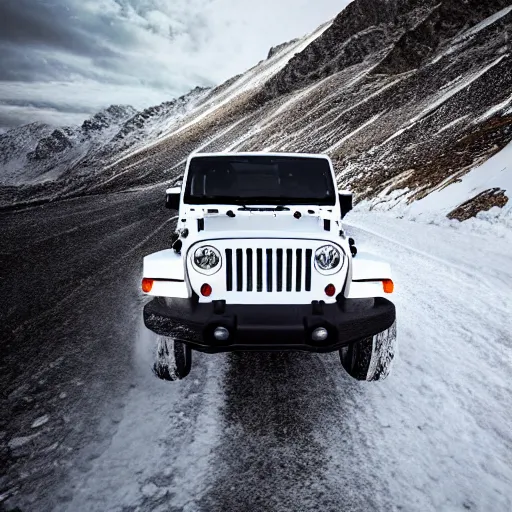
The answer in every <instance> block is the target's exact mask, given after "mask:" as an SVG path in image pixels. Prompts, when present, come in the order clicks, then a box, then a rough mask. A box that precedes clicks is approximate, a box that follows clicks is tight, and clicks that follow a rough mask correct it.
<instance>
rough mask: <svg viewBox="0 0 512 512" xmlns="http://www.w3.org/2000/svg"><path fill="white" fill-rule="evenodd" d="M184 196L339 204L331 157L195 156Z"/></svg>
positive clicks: (193, 200) (190, 199)
mask: <svg viewBox="0 0 512 512" xmlns="http://www.w3.org/2000/svg"><path fill="white" fill-rule="evenodd" d="M184 200H185V203H187V204H240V205H247V204H250V205H254V204H260V205H262V204H265V205H274V204H275V205H286V204H311V205H320V206H324V205H325V206H334V205H335V204H336V196H335V192H334V184H333V180H332V175H331V168H330V166H329V162H328V160H326V159H324V158H311V157H309V158H308V157H288V156H282V157H281V156H238V155H233V156H213V157H195V158H192V160H191V161H190V167H189V172H188V179H187V186H186V189H185V198H184Z"/></svg>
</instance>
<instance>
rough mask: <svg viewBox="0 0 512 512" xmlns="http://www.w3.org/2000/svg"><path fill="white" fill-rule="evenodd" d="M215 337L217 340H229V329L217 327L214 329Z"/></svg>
mask: <svg viewBox="0 0 512 512" xmlns="http://www.w3.org/2000/svg"><path fill="white" fill-rule="evenodd" d="M213 337H214V338H215V339H216V340H217V341H228V339H229V331H228V330H227V329H226V328H225V327H217V328H216V329H215V330H214V331H213Z"/></svg>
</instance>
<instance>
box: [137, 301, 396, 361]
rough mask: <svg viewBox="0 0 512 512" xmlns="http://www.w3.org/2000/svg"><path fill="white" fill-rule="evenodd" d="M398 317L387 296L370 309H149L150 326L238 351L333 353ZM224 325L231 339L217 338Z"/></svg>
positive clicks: (156, 305) (168, 305)
mask: <svg viewBox="0 0 512 512" xmlns="http://www.w3.org/2000/svg"><path fill="white" fill-rule="evenodd" d="M367 302H368V301H366V303H367ZM395 317H396V313H395V306H394V305H393V303H392V302H390V301H389V300H386V299H383V298H375V300H374V301H373V304H372V301H370V305H369V306H367V307H364V302H363V301H361V300H359V299H346V300H344V301H341V302H339V303H336V304H329V305H327V304H325V303H322V302H313V303H312V304H307V305H298V306H297V305H285V306H283V305H250V306H247V305H234V304H233V305H230V304H227V305H226V304H225V303H224V302H215V303H211V304H201V303H198V302H194V301H193V300H188V299H165V298H161V297H158V298H156V299H154V300H152V301H151V302H149V303H148V304H146V306H145V307H144V323H145V324H146V327H147V328H148V329H150V330H152V331H153V332H155V333H157V334H159V335H161V336H169V337H171V338H174V339H176V340H181V341H184V342H186V343H187V344H189V345H190V346H191V347H192V348H193V349H195V350H199V351H201V352H208V353H215V352H231V351H238V350H241V351H242V350H259V351H272V350H278V351H287V350H289V351H295V350H301V351H309V352H332V351H335V350H339V349H340V348H341V347H343V346H345V345H349V344H350V343H352V342H354V341H357V340H359V339H362V338H366V337H369V336H373V335H374V334H377V333H379V332H381V331H384V330H386V329H388V328H389V327H391V326H392V325H393V323H394V321H395ZM219 326H222V327H226V328H227V329H228V330H229V331H230V333H231V335H230V338H229V340H228V341H226V342H218V341H216V340H215V338H214V337H213V331H214V330H215V328H216V327H219ZM317 327H325V328H326V329H327V331H328V333H329V335H328V338H327V339H326V340H325V341H323V342H313V341H312V339H311V334H312V332H313V331H314V330H315V329H316V328H317Z"/></svg>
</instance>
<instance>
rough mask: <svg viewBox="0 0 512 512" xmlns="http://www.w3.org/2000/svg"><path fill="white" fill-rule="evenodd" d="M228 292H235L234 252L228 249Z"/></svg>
mask: <svg viewBox="0 0 512 512" xmlns="http://www.w3.org/2000/svg"><path fill="white" fill-rule="evenodd" d="M226 290H227V291H228V292H232V291H233V250H232V249H226Z"/></svg>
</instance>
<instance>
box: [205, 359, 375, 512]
mask: <svg viewBox="0 0 512 512" xmlns="http://www.w3.org/2000/svg"><path fill="white" fill-rule="evenodd" d="M336 359H337V354H322V355H319V354H303V353H235V354H231V355H230V356H229V358H228V368H227V372H226V375H225V381H224V392H225V397H226V399H225V400H226V401H225V404H224V406H223V408H222V410H221V415H222V417H221V421H220V424H221V426H220V428H221V429H222V435H223V437H224V439H223V441H222V442H221V444H220V446H219V448H218V450H217V453H216V454H215V461H214V463H213V467H215V468H216V471H217V472H216V475H215V478H214V480H215V481H214V483H213V485H211V486H210V488H209V491H208V492H207V494H206V495H205V496H203V498H202V500H201V502H200V504H199V505H200V509H201V510H208V511H216V510H219V511H220V510H244V511H251V510H273V511H274V510H276V511H277V510H323V511H326V510H333V511H334V510H336V511H339V510H341V509H345V508H344V507H342V508H340V506H341V504H342V503H344V504H345V505H346V504H347V497H346V493H344V490H343V484H342V483H341V482H340V481H339V480H340V479H338V476H337V475H335V476H334V478H333V475H332V474H331V472H332V462H333V461H332V454H331V453H330V450H328V448H329V440H330V439H332V436H331V434H332V430H333V429H336V430H337V432H336V437H339V436H340V435H341V436H343V437H344V438H345V439H346V443H347V446H348V445H349V443H350V437H351V433H350V428H351V427H348V428H347V427H346V424H345V419H346V418H350V417H351V415H352V412H353V411H352V409H353V407H354V404H355V403H356V402H357V401H358V400H360V399H361V396H359V397H358V395H361V394H364V388H361V387H358V386H357V383H352V382H351V381H350V380H349V379H348V377H347V379H346V383H347V386H346V388H345V387H343V391H344V394H343V396H340V392H339V389H338V388H337V387H336V384H335V381H334V378H333V375H332V374H334V377H335V378H336V379H337V380H339V378H340V375H339V372H343V369H342V368H341V366H340V365H339V359H338V360H337V361H338V362H337V363H336ZM341 379H343V377H341ZM344 382H345V381H344V380H343V383H344ZM341 431H346V433H345V434H343V433H340V432H341ZM350 449H353V448H350ZM363 485H364V482H363ZM349 502H350V500H349ZM365 506H366V505H365ZM365 506H363V504H362V503H361V504H359V503H358V502H357V500H356V501H355V502H354V503H352V504H351V507H350V510H364V509H365Z"/></svg>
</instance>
